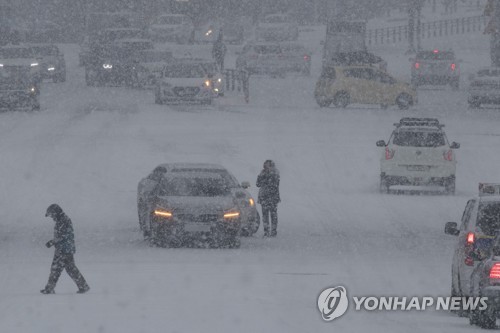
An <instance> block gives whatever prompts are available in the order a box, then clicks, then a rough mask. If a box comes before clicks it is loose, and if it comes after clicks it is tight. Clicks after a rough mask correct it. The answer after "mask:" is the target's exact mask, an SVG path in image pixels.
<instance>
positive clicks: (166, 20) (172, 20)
mask: <svg viewBox="0 0 500 333" xmlns="http://www.w3.org/2000/svg"><path fill="white" fill-rule="evenodd" d="M156 24H173V25H174V24H182V17H181V16H161V17H159V18H158V19H157V20H156Z"/></svg>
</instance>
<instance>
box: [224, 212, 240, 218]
mask: <svg viewBox="0 0 500 333" xmlns="http://www.w3.org/2000/svg"><path fill="white" fill-rule="evenodd" d="M238 217H240V212H238V211H231V212H227V213H225V214H224V218H225V219H237V218H238Z"/></svg>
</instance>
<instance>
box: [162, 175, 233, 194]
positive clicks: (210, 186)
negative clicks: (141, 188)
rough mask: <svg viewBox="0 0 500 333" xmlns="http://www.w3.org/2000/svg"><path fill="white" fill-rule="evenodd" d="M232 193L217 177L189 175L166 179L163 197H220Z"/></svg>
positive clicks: (227, 185)
mask: <svg viewBox="0 0 500 333" xmlns="http://www.w3.org/2000/svg"><path fill="white" fill-rule="evenodd" d="M230 193H231V187H230V186H229V184H228V183H227V182H226V181H225V180H224V179H223V178H222V177H220V176H217V175H213V176H212V175H210V176H205V175H201V174H200V175H196V174H193V175H189V176H179V177H175V176H174V177H173V178H167V179H164V180H163V182H162V185H161V195H163V196H178V197H220V196H227V195H229V194H230Z"/></svg>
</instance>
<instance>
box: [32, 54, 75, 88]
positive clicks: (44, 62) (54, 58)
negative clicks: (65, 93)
mask: <svg viewBox="0 0 500 333" xmlns="http://www.w3.org/2000/svg"><path fill="white" fill-rule="evenodd" d="M31 49H32V50H33V53H34V55H35V57H36V58H37V59H39V60H40V63H39V67H40V75H41V77H42V79H52V81H53V82H54V83H56V82H64V81H66V61H65V60H64V54H62V52H61V51H60V50H59V48H58V47H57V46H56V45H55V44H32V45H31Z"/></svg>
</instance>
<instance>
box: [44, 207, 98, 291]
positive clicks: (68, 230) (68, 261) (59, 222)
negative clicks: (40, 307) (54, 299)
mask: <svg viewBox="0 0 500 333" xmlns="http://www.w3.org/2000/svg"><path fill="white" fill-rule="evenodd" d="M45 217H51V218H52V219H53V220H54V222H55V226H54V239H52V240H50V241H48V242H47V244H45V246H46V247H48V248H50V247H52V246H54V247H55V252H54V259H53V260H52V265H51V267H50V276H49V281H48V282H47V285H46V286H45V288H44V289H42V290H40V292H41V293H42V294H53V293H54V289H55V287H56V284H57V280H59V277H60V276H61V273H62V271H63V270H64V269H65V270H66V272H67V273H68V275H69V276H70V277H71V279H73V281H74V282H75V283H76V285H77V287H78V291H77V293H79V294H83V293H86V292H87V291H89V289H90V287H89V285H88V284H87V282H86V281H85V278H84V277H83V275H82V274H81V273H80V271H79V270H78V268H77V267H76V265H75V259H74V258H73V255H74V254H75V252H76V248H75V235H74V232H73V225H72V223H71V220H70V218H69V217H68V216H67V215H66V214H65V213H64V212H63V210H62V208H61V207H59V205H57V204H52V205H50V206H49V207H48V208H47V212H46V214H45Z"/></svg>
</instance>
